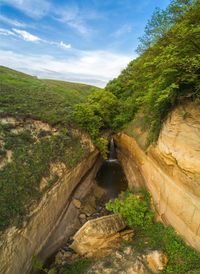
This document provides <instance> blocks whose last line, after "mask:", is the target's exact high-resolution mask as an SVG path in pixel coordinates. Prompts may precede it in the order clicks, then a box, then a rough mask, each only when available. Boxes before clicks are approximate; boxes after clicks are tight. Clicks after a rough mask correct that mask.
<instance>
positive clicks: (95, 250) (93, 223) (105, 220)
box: [71, 214, 126, 257]
mask: <svg viewBox="0 0 200 274" xmlns="http://www.w3.org/2000/svg"><path fill="white" fill-rule="evenodd" d="M125 227H126V224H125V223H124V221H123V219H122V218H121V217H120V216H119V215H118V214H113V215H108V216H104V217H101V218H98V219H93V220H90V221H88V222H87V223H85V224H84V225H83V226H82V227H81V229H80V230H79V231H78V232H77V233H76V234H75V235H74V242H73V243H72V245H71V248H72V249H73V250H74V251H75V252H77V253H78V254H80V255H86V256H88V257H91V256H101V255H102V254H104V253H105V252H106V251H107V250H110V249H111V248H112V247H113V243H114V242H116V240H119V239H120V233H119V232H120V231H121V230H123V229H124V228H125Z"/></svg>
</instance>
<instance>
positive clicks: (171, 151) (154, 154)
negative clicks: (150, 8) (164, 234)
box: [115, 103, 200, 251]
mask: <svg viewBox="0 0 200 274" xmlns="http://www.w3.org/2000/svg"><path fill="white" fill-rule="evenodd" d="M115 142H116V144H117V148H118V149H117V151H118V157H119V159H120V161H121V163H122V165H123V168H124V171H125V173H126V176H127V179H128V182H129V187H131V188H135V187H136V188H138V187H139V186H143V185H146V187H147V188H148V189H149V191H150V193H151V194H152V198H153V202H154V207H155V210H156V212H157V215H158V218H159V219H160V220H162V221H163V222H164V223H166V224H169V225H172V226H173V227H174V228H175V230H176V231H177V232H178V233H179V234H181V235H182V236H183V238H184V239H185V240H186V241H187V242H188V243H189V244H190V245H192V246H193V247H194V248H195V249H197V250H199V251H200V107H199V106H198V105H195V104H193V103H187V104H184V105H182V106H178V107H177V108H176V109H175V110H174V111H172V113H171V114H170V116H169V117H168V119H167V121H166V122H165V123H164V125H163V128H162V130H161V133H160V136H159V139H158V142H157V144H156V145H155V146H150V147H149V149H148V151H147V152H146V153H145V152H144V151H143V150H142V149H141V148H140V147H139V145H138V144H137V142H136V140H134V138H132V137H129V136H128V135H126V134H124V133H120V134H118V135H117V136H116V137H115Z"/></svg>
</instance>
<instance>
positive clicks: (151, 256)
mask: <svg viewBox="0 0 200 274" xmlns="http://www.w3.org/2000/svg"><path fill="white" fill-rule="evenodd" d="M145 259H146V261H147V264H148V267H149V268H150V269H151V271H152V272H153V273H159V272H160V271H162V270H164V268H165V266H166V265H167V262H168V258H167V256H166V255H165V254H164V253H163V252H162V251H159V250H154V251H151V252H149V253H148V254H147V255H146V256H145Z"/></svg>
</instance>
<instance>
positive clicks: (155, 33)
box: [137, 0, 195, 53]
mask: <svg viewBox="0 0 200 274" xmlns="http://www.w3.org/2000/svg"><path fill="white" fill-rule="evenodd" d="M194 2H195V1H194V0H173V1H171V3H170V4H169V6H168V7H167V8H166V9H165V10H162V9H159V8H156V10H155V11H154V13H153V15H152V17H151V19H150V20H149V21H148V23H147V25H146V27H145V32H144V35H143V36H142V37H141V38H140V39H139V40H140V45H139V46H138V48H137V52H138V53H143V52H144V51H145V50H147V49H148V48H149V47H151V46H152V45H154V44H155V43H156V42H157V41H158V40H159V39H160V38H162V37H164V35H165V34H166V33H167V32H168V31H169V30H170V29H171V28H172V26H173V25H174V24H175V23H176V22H178V21H179V20H181V18H182V16H183V15H184V14H185V13H186V12H187V11H188V9H189V8H190V6H191V5H192V4H193V3H194Z"/></svg>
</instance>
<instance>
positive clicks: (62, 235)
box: [0, 151, 100, 274]
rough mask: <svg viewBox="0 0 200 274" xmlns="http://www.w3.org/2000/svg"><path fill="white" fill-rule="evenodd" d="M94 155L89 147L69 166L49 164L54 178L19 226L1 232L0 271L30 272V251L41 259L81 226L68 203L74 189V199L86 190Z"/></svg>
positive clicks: (9, 273)
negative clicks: (77, 160) (85, 154)
mask: <svg viewBox="0 0 200 274" xmlns="http://www.w3.org/2000/svg"><path fill="white" fill-rule="evenodd" d="M97 157H98V152H97V151H91V153H90V155H89V156H88V158H87V159H85V160H83V161H82V162H81V163H79V164H78V165H77V166H76V167H75V168H73V169H67V168H63V166H60V165H59V166H56V165H54V166H52V170H53V171H54V172H56V174H58V181H57V182H56V183H55V185H54V186H53V187H52V188H51V189H49V190H48V191H47V192H46V193H45V194H44V195H43V197H42V199H41V200H40V201H39V203H38V204H36V205H35V206H34V208H33V210H32V211H31V212H30V214H29V216H28V219H27V221H26V222H25V223H24V224H23V226H22V227H21V228H16V227H13V228H9V229H7V230H6V231H5V232H4V233H3V234H2V235H1V238H0V262H1V263H0V273H4V274H14V273H16V274H18V273H30V270H31V268H32V258H33V256H34V255H36V256H38V257H39V258H40V259H41V260H45V259H46V258H47V257H49V256H50V255H52V253H54V252H55V251H56V250H57V249H58V248H59V247H61V246H62V245H63V243H64V241H65V240H66V238H67V237H70V236H71V235H73V234H74V233H75V231H76V230H77V229H78V228H79V227H80V226H81V224H80V222H79V218H78V216H79V210H78V209H77V208H76V207H75V206H74V204H73V203H72V200H73V198H75V197H74V196H73V192H74V190H75V189H76V192H75V194H76V198H78V199H82V198H83V197H84V196H85V195H86V194H87V193H88V191H89V190H90V188H91V186H92V183H93V180H94V177H95V176H96V172H97V170H98V168H99V166H100V163H99V164H98V163H97V164H96V165H94V164H95V162H96V159H97ZM88 171H90V172H89V173H88V175H87V176H84V175H86V173H87V172H88ZM83 177H84V180H83V181H81V185H80V189H79V188H78V189H77V188H76V187H77V186H78V185H79V182H80V180H81V178H83ZM69 220H70V222H69Z"/></svg>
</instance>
